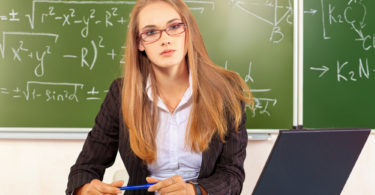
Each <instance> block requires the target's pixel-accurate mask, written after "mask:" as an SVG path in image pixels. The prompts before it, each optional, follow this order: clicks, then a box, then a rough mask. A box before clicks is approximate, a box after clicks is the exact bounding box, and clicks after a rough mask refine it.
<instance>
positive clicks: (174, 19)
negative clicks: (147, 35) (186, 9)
mask: <svg viewBox="0 0 375 195" xmlns="http://www.w3.org/2000/svg"><path fill="white" fill-rule="evenodd" d="M177 20H179V21H181V19H179V18H173V19H171V20H169V21H168V22H167V24H169V23H172V22H174V21H177ZM153 27H157V26H156V25H154V24H149V25H146V26H144V27H143V28H142V30H144V29H146V28H153Z"/></svg>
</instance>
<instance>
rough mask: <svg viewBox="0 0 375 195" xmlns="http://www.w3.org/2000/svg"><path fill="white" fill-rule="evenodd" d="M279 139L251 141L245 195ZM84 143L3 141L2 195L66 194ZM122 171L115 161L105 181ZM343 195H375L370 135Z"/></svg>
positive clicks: (373, 144)
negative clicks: (71, 171)
mask: <svg viewBox="0 0 375 195" xmlns="http://www.w3.org/2000/svg"><path fill="white" fill-rule="evenodd" d="M275 139H276V135H273V136H272V138H271V140H268V141H249V144H248V147H247V158H246V161H245V170H246V179H245V183H244V189H243V192H242V195H248V194H251V192H252V190H253V188H254V185H255V183H256V181H257V179H258V177H259V175H260V172H261V170H262V168H263V166H264V163H265V161H266V159H267V156H268V154H269V152H270V150H271V148H272V146H273V143H274V141H275ZM82 145H83V140H79V141H77V140H14V139H13V140H7V139H0V157H1V158H0V195H9V194H23V195H34V194H35V195H44V194H45V195H47V194H48V195H51V194H53V195H55V194H64V191H65V188H66V183H67V178H68V173H69V168H70V166H71V165H72V164H73V163H74V162H75V159H76V158H77V155H78V154H79V152H80V150H81V148H82ZM118 169H123V165H122V162H121V160H120V159H119V158H117V159H116V162H115V164H114V166H112V167H111V168H109V169H108V170H107V171H106V174H105V176H104V181H106V182H111V181H112V176H113V173H114V172H115V171H116V170H118ZM342 194H343V195H369V194H375V135H374V134H373V135H371V136H370V137H369V139H368V141H367V143H366V145H365V147H364V149H363V151H362V153H361V156H360V157H359V159H358V161H357V164H356V166H355V167H354V169H353V171H352V174H351V176H350V177H349V179H348V181H347V184H346V186H345V188H344V190H343V192H342Z"/></svg>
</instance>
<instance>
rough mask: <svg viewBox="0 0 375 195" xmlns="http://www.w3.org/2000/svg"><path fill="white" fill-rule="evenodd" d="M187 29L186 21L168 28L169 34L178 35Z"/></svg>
mask: <svg viewBox="0 0 375 195" xmlns="http://www.w3.org/2000/svg"><path fill="white" fill-rule="evenodd" d="M184 31H185V25H184V23H176V24H172V25H170V26H169V27H168V28H167V32H168V34H169V35H177V34H180V33H183V32H184Z"/></svg>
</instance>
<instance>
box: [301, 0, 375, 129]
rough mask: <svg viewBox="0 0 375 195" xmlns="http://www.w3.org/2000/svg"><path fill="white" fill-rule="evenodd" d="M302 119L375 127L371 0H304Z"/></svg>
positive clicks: (318, 124)
mask: <svg viewBox="0 0 375 195" xmlns="http://www.w3.org/2000/svg"><path fill="white" fill-rule="evenodd" d="M304 10H305V14H304V55H303V57H304V76H303V80H304V90H303V102H304V103H303V124H304V126H305V127H307V128H334V127H335V128H354V127H357V128H358V127H367V128H375V120H374V116H375V102H374V99H375V90H374V89H375V23H374V18H375V12H374V10H375V1H363V0H357V1H351V0H345V1H343V0H319V1H304Z"/></svg>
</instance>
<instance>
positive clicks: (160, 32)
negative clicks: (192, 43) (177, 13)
mask: <svg viewBox="0 0 375 195" xmlns="http://www.w3.org/2000/svg"><path fill="white" fill-rule="evenodd" d="M177 24H179V25H181V24H182V25H183V28H184V31H182V32H180V33H178V34H173V35H170V34H169V33H168V31H167V29H168V28H170V27H171V26H172V25H177ZM186 28H187V25H186V24H185V23H184V22H178V23H174V24H171V25H170V26H168V27H166V28H163V29H159V30H154V31H156V32H159V38H157V39H156V40H155V41H145V40H144V39H143V38H142V35H143V34H146V33H147V32H143V33H141V34H139V35H138V39H139V40H142V41H143V42H145V43H155V42H156V41H159V40H160V38H161V34H162V33H163V31H164V32H165V33H166V34H167V35H168V36H176V35H180V34H182V33H184V32H185V31H186Z"/></svg>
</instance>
